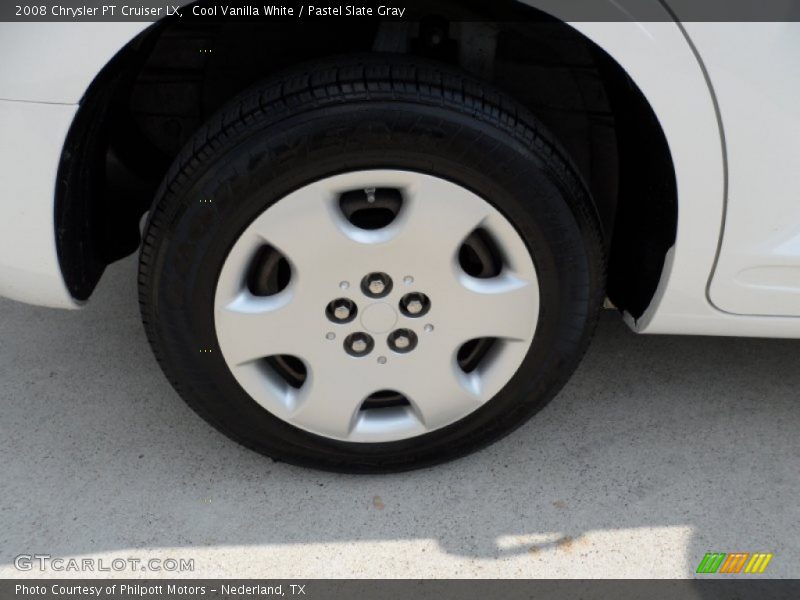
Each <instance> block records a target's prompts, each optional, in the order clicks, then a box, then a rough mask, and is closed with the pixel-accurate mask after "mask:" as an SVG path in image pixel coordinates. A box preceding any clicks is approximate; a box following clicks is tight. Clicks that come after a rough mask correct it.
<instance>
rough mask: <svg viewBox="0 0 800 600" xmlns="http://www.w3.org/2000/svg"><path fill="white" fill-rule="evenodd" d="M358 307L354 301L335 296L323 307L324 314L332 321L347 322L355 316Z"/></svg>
mask: <svg viewBox="0 0 800 600" xmlns="http://www.w3.org/2000/svg"><path fill="white" fill-rule="evenodd" d="M357 312H358V308H357V307H356V303H355V302H353V301H352V300H350V299H348V298H337V299H336V300H331V301H330V302H329V303H328V306H327V307H326V308H325V314H326V315H327V316H328V319H330V320H331V321H333V322H334V323H339V324H341V323H349V322H350V321H352V320H353V319H355V318H356V313H357Z"/></svg>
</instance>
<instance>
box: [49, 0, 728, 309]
mask: <svg viewBox="0 0 800 600" xmlns="http://www.w3.org/2000/svg"><path fill="white" fill-rule="evenodd" d="M524 3H525V4H528V5H531V6H533V7H534V8H541V9H544V10H545V11H547V10H548V9H549V8H550V7H549V6H544V5H545V4H548V5H549V3H547V2H543V1H538V0H525V2H524ZM653 4H654V5H656V4H657V2H656V1H655V0H654V2H653ZM609 5H611V3H609ZM614 6H616V4H615V5H614ZM658 6H660V5H658ZM651 8H652V7H651ZM615 10H619V11H620V12H619V14H620V20H621V21H630V19H631V17H632V15H631V14H630V13H627V12H625V11H623V9H620V8H617V9H615ZM552 13H553V15H552V16H553V17H555V18H556V19H557V18H558V14H556V13H557V11H552ZM633 16H634V17H635V15H633ZM667 18H668V16H666V17H665V21H664V22H645V23H631V22H627V23H608V22H588V23H571V24H570V26H569V27H570V28H571V30H572V31H574V32H576V33H575V35H576V36H579V37H580V38H583V39H585V40H586V41H587V42H590V43H591V44H593V45H596V47H597V48H599V49H600V50H601V51H602V54H604V55H605V56H607V57H608V59H609V60H608V61H607V63H606V64H605V65H604V66H603V67H602V69H601V70H602V71H603V73H602V78H603V81H604V84H605V85H606V87H607V88H608V89H609V90H610V95H611V96H614V95H616V96H617V100H616V101H617V107H616V108H615V116H616V118H617V122H618V124H619V126H618V129H617V131H618V132H619V135H620V136H621V138H620V139H621V140H622V144H621V147H620V148H616V149H615V151H616V152H617V154H618V156H617V158H618V159H620V160H621V161H622V162H621V163H620V164H619V165H616V169H617V170H618V172H619V181H618V182H616V183H615V185H618V189H619V193H618V194H615V195H616V198H617V200H615V201H613V202H611V205H610V206H609V207H606V208H604V209H601V212H603V211H605V219H604V220H605V221H606V222H607V225H608V224H611V229H613V230H614V231H613V235H612V236H611V239H610V243H611V248H610V253H611V262H610V265H609V294H610V296H611V298H612V300H613V301H614V302H615V303H616V304H617V306H619V307H620V308H621V309H623V310H625V311H626V312H628V313H630V314H631V315H632V317H634V318H639V317H641V318H642V321H641V322H642V323H644V322H645V320H649V319H650V318H651V316H652V314H653V313H655V309H656V307H657V304H663V303H664V301H665V299H666V300H669V301H670V302H671V301H672V298H671V295H670V294H668V293H667V292H668V291H670V290H671V289H672V288H671V286H670V285H668V284H669V283H670V281H673V282H674V281H683V279H682V277H681V276H680V273H676V271H681V270H683V271H685V272H687V273H689V274H690V275H691V279H692V281H691V282H688V281H684V282H683V284H681V285H680V286H679V287H682V288H684V289H685V288H687V287H690V286H691V284H693V283H694V282H695V281H699V279H700V276H699V273H700V271H702V270H703V269H704V268H705V264H706V263H708V270H707V271H705V273H704V274H703V276H702V277H703V282H702V285H701V286H700V288H699V289H700V290H701V291H700V293H702V288H703V287H704V285H705V278H707V276H708V273H709V272H710V269H711V264H712V263H713V255H714V252H715V249H716V242H717V239H718V234H719V231H718V225H717V224H718V223H719V222H720V219H721V214H722V191H721V190H722V170H723V169H722V162H721V161H722V159H721V156H720V154H721V150H720V146H719V133H718V130H717V125H716V121H715V120H714V111H713V104H712V102H711V100H710V98H709V91H708V88H707V85H706V82H705V80H704V79H703V76H702V71H701V69H700V67H699V66H698V63H697V60H696V57H695V56H694V55H693V54H692V51H691V48H690V47H689V45H688V43H687V41H686V39H685V38H684V37H683V35H682V32H681V30H680V29H679V28H678V27H677V26H676V25H675V24H674V23H672V22H667V21H666V19H667ZM168 28H169V20H164V21H161V22H158V23H155V24H152V25H150V26H149V27H147V28H145V29H144V30H142V31H141V32H140V33H138V35H136V36H134V37H132V38H130V39H120V47H119V49H118V50H117V52H116V54H115V55H114V56H113V57H111V58H110V59H109V61H108V63H107V64H106V65H105V67H104V68H103V69H102V70H101V71H100V73H99V74H98V75H97V76H96V77H95V79H94V81H93V82H92V83H91V84H90V85H89V87H88V88H87V90H86V92H85V93H84V95H83V98H82V100H81V103H80V104H81V106H80V109H79V111H78V114H77V116H76V118H75V120H74V122H73V126H72V128H71V130H70V134H69V135H68V138H67V144H66V146H65V151H64V156H63V157H62V164H61V167H60V169H59V177H58V183H59V185H58V188H57V191H56V200H55V203H56V210H55V221H56V239H57V246H58V253H59V261H60V264H61V268H62V273H63V275H64V278H65V281H66V283H67V286H68V288H69V290H70V293H71V294H72V295H73V296H74V297H75V298H76V299H79V300H85V299H87V298H88V297H89V295H90V294H91V292H92V290H93V289H94V286H95V285H96V283H97V281H98V280H99V278H100V276H101V275H102V272H103V269H104V268H105V266H106V265H107V264H108V263H110V262H112V261H113V260H116V259H117V258H120V257H121V256H124V255H126V254H129V253H131V252H133V251H134V250H135V249H136V247H137V245H138V241H139V240H138V218H139V215H140V214H141V213H142V212H144V211H145V210H146V208H147V201H146V199H141V198H140V199H136V198H130V199H127V200H125V201H124V202H120V200H119V196H118V197H117V199H116V201H115V203H114V204H112V205H111V206H112V208H111V210H110V209H109V200H108V189H107V186H105V184H106V183H107V182H106V181H103V182H100V183H98V182H97V181H91V180H90V178H89V177H87V174H88V173H92V172H95V171H98V170H99V171H102V172H103V173H107V169H108V168H109V167H108V164H107V152H106V151H107V150H108V148H109V137H110V134H109V131H108V129H107V128H106V127H105V126H108V125H109V123H114V122H116V123H117V124H119V123H120V122H122V124H123V127H124V126H127V125H129V123H130V121H129V120H127V119H121V118H120V114H123V115H124V112H123V113H115V112H114V110H115V108H114V106H115V105H114V100H113V99H114V97H119V96H120V95H124V93H125V92H126V91H129V88H126V86H127V85H129V83H130V77H131V76H132V74H135V71H136V68H137V65H139V66H141V61H142V60H145V59H146V57H147V53H148V52H149V50H152V47H153V44H154V43H155V42H156V41H158V40H159V39H162V37H163V36H162V34H163V32H164V31H165V30H168ZM373 41H374V40H373ZM678 84H680V86H681V87H676V86H677V85H678ZM676 90H677V91H676ZM632 116H635V118H631V117H632ZM98 122H99V123H101V124H104V125H105V126H103V125H98ZM698 142H699V143H698ZM623 147H627V148H628V150H627V151H623V149H622V148H623ZM641 148H650V149H655V151H654V152H653V153H652V154H651V155H650V156H649V157H648V156H645V155H646V154H647V153H646V152H645V153H643V152H641V151H640V150H641ZM700 148H702V149H703V151H702V152H701V151H698V149H700ZM131 149H133V154H134V155H135V154H137V153H138V154H139V155H143V154H147V153H143V152H141V151H139V150H137V145H136V144H132V145H131V147H129V148H127V150H131ZM637 149H638V150H639V151H637ZM596 155H599V154H597V153H596ZM625 156H627V157H628V158H625ZM620 157H621V158H620ZM140 158H141V156H140ZM146 158H147V160H150V159H151V158H152V157H151V156H148V157H146ZM147 160H146V161H145V162H147ZM626 161H627V162H626ZM122 162H123V163H126V161H122ZM117 166H119V165H117ZM122 166H123V168H122V174H121V177H122V178H123V181H126V182H127V187H128V188H129V189H130V188H131V186H132V187H134V188H137V186H138V188H137V189H138V190H139V191H141V192H142V193H145V194H146V192H147V190H150V189H152V188H153V186H154V182H153V181H141V177H139V173H137V171H141V170H142V169H141V167H142V165H130V164H127V163H126V164H123V165H122ZM145 170H146V169H145ZM118 174H119V173H118ZM653 181H658V182H659V184H658V185H657V186H653V185H652V183H653ZM123 187H125V186H123ZM678 197H680V199H681V210H680V211H679V210H678ZM698 219H699V220H700V221H701V222H703V223H705V225H704V227H702V228H698V227H697V225H696V221H697V220H698ZM693 222H694V224H692V223H693ZM711 223H713V224H714V226H713V227H714V231H713V234H714V235H709V226H710V224H711ZM607 229H609V228H607ZM697 237H701V238H704V239H709V240H711V242H709V243H705V242H703V241H701V242H700V243H699V244H698V243H697V240H696V238H697ZM87 239H88V240H91V243H87V242H86V240H87ZM698 245H699V246H702V248H700V250H701V252H700V253H699V256H697V255H695V261H694V262H693V261H692V259H691V256H687V252H691V247H692V246H694V247H695V248H697V246H698ZM712 245H713V248H712V247H711V246H712ZM681 247H685V248H690V249H689V250H684V251H683V252H681V251H680V250H681ZM698 258H699V260H697V259H698ZM684 284H685V285H684ZM654 298H655V299H656V300H657V301H658V302H657V303H654V302H651V300H652V299H654ZM648 307H649V309H648Z"/></svg>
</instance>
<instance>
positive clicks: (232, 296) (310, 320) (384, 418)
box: [215, 170, 539, 442]
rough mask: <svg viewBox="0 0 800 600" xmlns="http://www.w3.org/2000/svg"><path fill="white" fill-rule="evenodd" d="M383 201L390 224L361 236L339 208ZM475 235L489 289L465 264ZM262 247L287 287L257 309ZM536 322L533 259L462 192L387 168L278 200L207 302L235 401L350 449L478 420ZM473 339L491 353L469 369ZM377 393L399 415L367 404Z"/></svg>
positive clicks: (511, 232) (489, 211) (492, 214)
mask: <svg viewBox="0 0 800 600" xmlns="http://www.w3.org/2000/svg"><path fill="white" fill-rule="evenodd" d="M382 189H393V190H398V191H399V193H400V196H401V197H402V204H401V205H400V208H399V210H398V212H397V214H396V215H395V216H394V218H393V219H392V220H391V222H390V223H388V224H387V225H385V226H381V227H378V228H370V229H365V228H361V227H358V226H356V225H355V224H353V222H351V220H349V219H348V218H347V216H346V215H345V213H344V212H343V211H342V209H341V205H340V199H341V198H342V197H343V194H346V193H352V192H353V191H354V190H362V191H363V193H364V195H365V197H366V198H367V201H369V202H375V198H376V194H379V193H380V190H382ZM370 198H371V200H370ZM478 228H480V229H481V230H483V231H484V232H487V233H488V235H490V236H491V239H492V241H493V243H494V246H496V249H497V250H498V251H499V253H500V255H501V259H502V260H501V261H500V264H501V267H500V269H499V272H498V273H494V274H492V276H491V277H485V276H484V277H477V276H474V275H471V274H469V273H468V272H467V271H466V270H465V268H464V267H463V265H462V263H461V261H460V260H459V252H460V250H461V247H462V244H463V243H464V241H465V240H466V239H467V238H468V236H470V234H472V233H473V232H474V231H475V230H476V229H478ZM265 245H269V246H270V247H272V248H274V249H276V250H277V251H278V252H280V253H281V254H282V256H283V257H284V258H285V259H286V261H287V262H288V265H289V268H290V276H289V278H288V282H287V283H286V284H285V286H284V287H282V288H281V289H280V290H279V291H277V292H276V293H273V294H270V295H257V294H254V293H253V292H252V291H251V290H250V289H249V287H248V285H247V277H248V273H249V271H250V269H251V265H252V263H253V260H254V256H256V255H257V253H258V252H259V249H261V248H263V247H264V246H265ZM538 314H539V287H538V283H537V279H536V271H535V268H534V265H533V260H532V259H531V256H530V254H529V253H528V251H527V249H526V247H525V244H524V242H523V241H522V239H521V238H520V236H519V234H518V233H517V232H516V230H515V229H514V227H513V226H512V225H511V224H510V223H509V222H508V220H507V219H506V218H505V217H504V216H503V215H502V214H501V213H500V212H499V211H497V210H496V209H495V208H494V207H492V206H491V205H490V204H489V203H487V202H486V201H484V200H483V199H481V198H480V197H478V196H476V195H475V194H473V193H472V192H470V191H469V190H467V189H465V188H463V187H461V186H458V185H456V184H454V183H451V182H449V181H446V180H443V179H440V178H437V177H432V176H429V175H423V174H420V173H414V172H408V171H395V170H371V171H357V172H352V173H346V174H342V175H337V176H334V177H329V178H326V179H323V180H320V181H317V182H315V183H312V184H309V185H307V186H305V187H303V188H301V189H299V190H297V191H295V192H293V193H291V194H289V195H288V196H286V197H285V198H283V199H281V200H280V201H278V202H276V203H275V204H274V205H272V206H271V207H270V208H269V209H267V210H266V211H264V213H262V214H261V215H260V216H259V217H258V218H256V219H255V220H254V221H253V222H252V223H251V225H250V226H249V227H248V228H247V229H246V230H245V231H244V233H243V234H242V235H241V236H240V238H239V239H238V240H237V241H236V243H235V244H234V246H233V248H232V249H231V251H230V253H229V255H228V257H227V259H226V260H225V263H224V265H223V268H222V271H221V273H220V277H219V282H218V285H217V290H216V296H215V320H216V331H217V338H218V341H219V345H220V348H221V350H222V354H223V357H224V359H225V361H226V363H227V365H228V367H229V368H230V370H231V372H232V374H233V376H234V377H235V378H236V380H237V381H238V382H239V384H240V385H241V386H242V388H243V389H244V390H245V391H246V392H247V393H248V394H249V395H250V396H251V397H252V398H253V399H254V400H255V401H256V402H258V403H259V404H260V405H261V406H263V407H264V408H265V409H266V410H268V411H269V412H271V413H272V414H274V415H275V416H277V417H279V418H281V419H283V420H284V421H287V422H288V423H291V424H292V425H294V426H296V427H299V428H301V429H303V430H306V431H309V432H312V433H315V434H318V435H321V436H325V437H328V438H333V439H337V440H346V441H350V442H387V441H395V440H401V439H406V438H409V437H413V436H417V435H421V434H424V433H426V432H429V431H433V430H435V429H439V428H441V427H444V426H446V425H449V424H451V423H453V422H455V421H457V420H459V419H461V418H463V417H465V416H467V415H469V414H470V413H472V412H474V411H475V410H477V409H478V408H480V407H481V406H482V405H483V404H485V403H486V402H488V401H489V400H490V399H491V398H492V397H493V396H494V395H495V394H497V392H499V391H500V390H501V389H502V387H503V386H504V385H505V384H506V383H507V382H508V381H509V379H511V377H512V376H513V375H514V373H515V372H516V371H517V369H518V368H519V366H520V364H521V363H522V360H523V358H524V357H525V354H526V353H527V351H528V348H529V347H530V344H531V343H532V341H533V336H534V331H535V328H536V321H537V319H538ZM479 339H491V340H492V341H493V343H492V344H491V345H490V348H489V350H488V351H487V353H486V355H485V356H484V357H483V358H482V359H481V361H480V362H479V363H478V364H477V366H476V367H474V368H471V369H468V370H465V368H464V366H463V365H462V364H461V363H460V362H459V358H458V357H459V351H460V350H461V349H462V348H463V347H464V345H465V344H466V343H468V342H470V341H471V340H479ZM280 356H289V357H294V358H295V359H297V360H298V361H299V363H301V364H302V366H303V367H304V368H305V376H304V379H303V381H302V383H301V384H300V385H297V384H295V385H290V384H289V383H287V381H286V380H285V379H284V378H282V377H281V376H280V375H278V374H277V373H276V371H275V370H274V369H273V368H272V367H270V363H269V361H268V360H267V359H269V357H280ZM379 392H380V393H384V394H385V393H387V392H391V393H392V394H394V395H395V396H397V397H400V398H401V399H402V401H401V402H396V401H395V402H392V403H390V404H389V405H380V403H377V404H375V403H371V402H370V400H369V399H370V398H373V397H375V395H376V393H379Z"/></svg>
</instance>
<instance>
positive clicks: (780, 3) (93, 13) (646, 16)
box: [0, 0, 800, 22]
mask: <svg viewBox="0 0 800 600" xmlns="http://www.w3.org/2000/svg"><path fill="white" fill-rule="evenodd" d="M437 16H438V17H443V18H445V19H448V20H450V21H503V22H525V21H537V20H546V19H548V18H552V17H555V18H557V19H560V20H562V21H571V22H577V21H642V22H648V21H673V20H680V21H687V22H688V21H800V0H408V1H404V0H395V1H392V0H389V1H388V2H387V1H384V2H371V1H362V2H358V3H354V4H344V3H341V2H338V1H336V0H328V1H326V0H319V1H316V2H313V3H310V2H292V1H286V2H283V3H277V4H270V3H267V2H258V1H247V0H244V1H243V0H230V1H227V2H219V1H217V0H208V1H207V0H198V1H196V2H192V3H185V4H184V3H181V2H180V0H171V1H170V0H167V1H164V0H135V1H132V2H125V1H124V0H120V1H115V0H111V1H109V0H106V1H94V0H84V1H83V2H81V1H80V0H79V1H72V0H65V1H63V2H59V1H52V0H50V1H45V0H39V1H38V2H37V1H35V0H34V1H31V2H23V1H15V0H3V2H0V21H2V22H37V21H38V22H44V21H51V22H52V21H56V22H70V21H73V22H80V21H84V22H85V21H98V22H104V21H105V22H111V21H150V22H153V21H159V20H161V19H181V20H182V21H188V20H196V21H211V20H214V21H216V22H225V21H282V20H303V21H323V20H332V19H351V20H376V19H377V20H395V21H418V20H422V19H424V18H430V17H437Z"/></svg>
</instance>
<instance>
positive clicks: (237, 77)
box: [55, 0, 677, 317]
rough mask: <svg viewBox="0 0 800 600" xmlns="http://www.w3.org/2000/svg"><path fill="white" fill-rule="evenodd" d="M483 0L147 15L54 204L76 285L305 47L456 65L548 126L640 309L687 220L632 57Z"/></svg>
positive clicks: (115, 251) (112, 256)
mask: <svg viewBox="0 0 800 600" xmlns="http://www.w3.org/2000/svg"><path fill="white" fill-rule="evenodd" d="M482 5H483V3H479V2H466V3H464V2H455V1H451V0H443V1H437V2H431V3H430V14H429V15H428V16H426V17H425V18H424V19H422V20H421V21H415V22H413V23H408V22H407V23H392V22H383V23H380V22H378V21H366V22H365V21H348V20H341V21H319V22H317V23H316V24H314V22H305V23H304V24H302V25H300V24H298V23H294V22H293V23H287V22H280V23H275V22H270V21H258V22H216V21H202V22H198V21H188V22H186V23H182V22H180V21H179V20H177V19H176V20H171V19H165V20H164V21H161V22H159V23H156V24H154V25H153V26H151V27H150V28H148V29H147V30H146V31H144V32H143V33H142V34H140V35H139V36H137V37H136V38H135V39H134V40H132V41H131V42H130V43H129V44H127V45H126V46H125V47H124V48H123V49H122V50H121V51H120V52H119V53H118V55H117V56H116V57H115V58H114V59H113V60H112V61H111V62H110V63H109V64H108V65H107V66H106V67H105V69H103V71H102V72H101V73H100V74H99V75H98V77H97V78H96V79H95V81H94V82H93V83H92V85H91V87H90V88H89V90H88V91H87V93H86V95H85V96H84V98H83V100H82V102H81V107H80V109H79V111H78V115H77V117H76V119H75V121H74V123H73V126H72V128H71V130H70V133H69V135H68V137H67V143H66V146H65V149H64V153H63V158H62V163H61V166H60V169H59V178H58V186H57V193H56V214H55V219H56V240H57V248H58V254H59V261H60V264H61V268H62V272H63V273H64V277H65V280H66V283H67V286H68V288H69V290H70V292H71V293H72V295H73V296H74V297H75V298H77V299H80V300H85V299H86V298H88V297H89V296H90V294H91V292H92V291H93V289H94V287H95V285H96V284H97V282H98V280H99V279H100V277H101V275H102V273H103V270H104V269H105V267H106V266H107V265H108V264H110V263H111V262H113V261H115V260H118V259H120V258H122V257H124V256H126V255H129V254H131V253H133V252H135V251H136V249H137V248H138V246H139V243H140V237H139V223H140V220H141V217H142V215H143V214H144V213H145V212H146V211H147V209H148V208H149V205H150V201H151V199H152V197H153V194H154V192H155V189H156V187H157V186H158V185H159V183H160V182H161V179H162V178H163V176H164V174H165V172H166V170H167V168H168V167H169V164H170V163H171V162H172V160H173V158H174V157H175V156H176V155H177V153H178V151H179V150H180V148H181V147H182V146H183V144H184V143H185V142H186V141H187V140H188V139H189V137H190V136H191V135H192V133H193V132H194V131H195V129H196V128H197V127H199V126H200V125H201V124H202V123H203V122H204V121H205V120H207V119H208V118H209V117H210V116H211V115H212V114H213V113H214V112H215V111H216V110H217V109H219V108H220V107H221V106H222V105H224V104H225V103H226V101H227V100H229V99H230V98H231V97H233V96H234V95H236V94H237V93H238V92H240V91H242V90H243V89H245V88H247V87H248V86H250V85H252V84H253V83H255V82H256V81H259V80H261V79H264V78H266V77H268V76H270V75H271V74H273V73H275V72H276V71H279V70H282V69H285V68H288V67H291V66H292V65H295V64H299V63H301V62H305V61H308V60H313V59H316V58H326V57H330V56H332V55H336V54H348V53H364V52H391V53H403V54H409V55H417V56H421V57H426V58H430V59H435V60H440V61H443V62H447V63H450V64H453V65H458V66H460V67H461V68H462V69H465V70H467V71H470V72H471V73H473V74H474V75H477V76H478V77H480V78H482V79H484V80H486V81H488V82H491V83H493V84H494V85H495V86H497V87H500V88H501V89H503V90H505V91H506V92H507V93H508V94H510V95H511V96H513V97H514V98H516V100H517V101H519V102H520V103H522V104H524V105H525V106H527V107H528V108H529V109H530V110H531V111H532V112H533V113H534V114H535V115H536V116H537V117H538V118H539V119H540V120H541V121H542V122H543V123H544V124H545V125H546V126H547V127H548V128H549V129H550V130H551V132H552V133H553V134H554V135H555V137H556V138H557V139H558V140H559V141H560V142H561V144H562V145H563V146H564V147H565V149H566V150H567V152H568V153H569V154H570V156H571V157H572V158H573V160H574V161H575V164H576V166H577V168H578V170H579V172H580V174H581V175H582V176H583V178H584V180H585V181H586V183H587V185H588V186H589V188H590V190H591V192H592V196H593V198H594V200H595V202H596V204H597V209H598V212H599V214H600V216H601V220H602V222H603V227H604V230H605V233H606V239H607V243H608V250H609V265H608V290H607V293H608V296H609V298H610V299H611V300H612V302H614V304H615V305H616V306H617V307H619V308H620V309H624V310H626V311H627V312H629V313H631V314H632V315H633V316H634V317H638V316H639V315H641V314H642V312H643V311H644V310H645V309H646V308H647V306H648V304H649V303H650V300H651V299H652V297H653V294H654V293H655V290H656V286H657V284H658V281H659V278H660V275H661V271H662V268H663V265H664V259H665V256H666V253H667V251H668V250H669V248H670V247H672V245H673V244H674V241H675V234H676V228H677V199H676V186H675V178H674V171H673V166H672V160H671V156H670V153H669V149H668V147H667V142H666V139H665V138H664V134H663V132H662V130H661V128H660V126H659V124H658V121H657V119H656V117H655V115H654V114H653V112H652V110H651V108H650V106H649V104H648V103H647V101H646V100H645V98H644V97H643V95H642V93H641V92H640V91H639V89H638V88H637V87H636V85H635V84H634V83H633V82H632V81H631V80H630V79H629V78H628V77H627V75H626V74H625V73H624V71H623V70H622V68H621V67H620V66H619V65H618V64H617V63H616V62H615V61H614V60H613V59H611V58H610V57H609V56H608V55H607V54H606V53H605V52H604V51H603V50H601V49H600V48H598V47H597V46H596V45H595V44H593V43H592V42H591V41H589V40H588V39H586V38H585V37H584V36H582V35H581V34H580V33H578V32H577V31H575V30H574V29H572V28H571V27H569V26H568V25H565V24H563V23H561V22H558V21H555V20H553V19H550V18H549V17H547V16H546V15H543V14H541V13H538V12H536V11H534V10H533V9H529V8H526V7H522V6H515V8H514V10H519V11H520V15H519V18H517V19H513V20H509V21H496V20H493V19H492V16H491V15H490V14H485V15H484V14H483V12H482V11H485V10H486V9H485V8H481V6H482ZM465 6H466V8H465ZM470 7H472V8H470ZM465 11H467V12H466V13H465ZM465 14H467V15H468V17H469V20H464V15H465Z"/></svg>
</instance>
